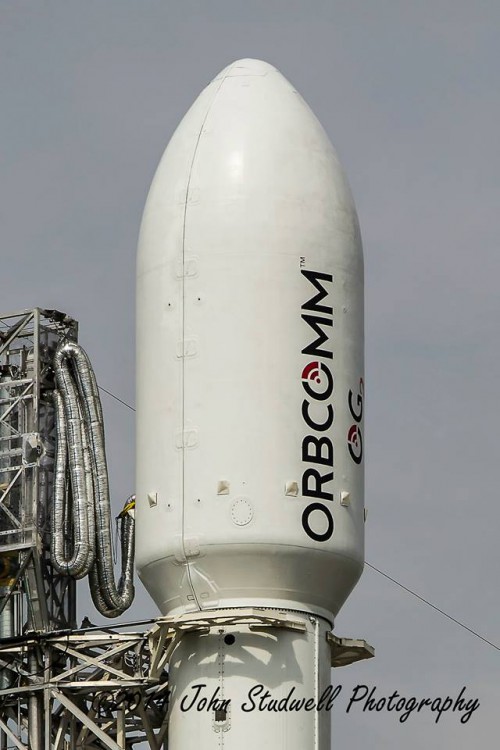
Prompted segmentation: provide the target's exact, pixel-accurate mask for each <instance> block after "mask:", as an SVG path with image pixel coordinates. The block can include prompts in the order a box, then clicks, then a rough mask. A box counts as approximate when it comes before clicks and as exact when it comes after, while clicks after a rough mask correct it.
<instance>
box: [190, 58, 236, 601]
mask: <svg viewBox="0 0 500 750" xmlns="http://www.w3.org/2000/svg"><path fill="white" fill-rule="evenodd" d="M232 69H233V66H231V68H230V69H229V70H228V72H227V73H226V75H225V76H224V77H223V78H222V80H221V82H220V84H219V86H218V87H217V90H216V91H215V93H214V96H213V98H212V101H211V102H210V104H209V105H208V108H207V111H206V113H205V116H204V118H203V120H202V123H201V126H200V132H199V133H198V137H197V138H196V143H195V146H194V151H193V158H192V159H191V165H190V167H189V174H188V180H187V184H186V199H185V202H184V218H183V224H182V405H181V411H182V525H181V526H182V528H181V545H182V554H183V557H184V558H185V560H186V563H187V565H186V569H187V577H188V581H189V587H190V588H191V592H192V594H193V596H194V600H195V602H196V606H197V608H198V609H199V610H201V605H200V602H199V601H198V597H197V596H196V591H195V588H194V586H193V581H192V578H191V568H190V563H189V560H188V558H187V555H186V547H185V543H184V536H185V518H186V516H185V497H186V495H185V488H186V461H185V458H186V446H185V445H184V437H185V435H184V433H185V428H186V423H185V417H186V408H185V407H186V382H185V376H186V372H185V368H186V357H185V356H184V341H185V335H186V275H185V254H186V250H185V247H186V219H187V206H188V199H189V189H190V187H191V176H192V174H193V167H194V161H195V159H196V154H197V152H198V146H199V145H200V140H201V136H202V133H203V128H204V127H205V123H206V121H207V119H208V115H209V114H210V110H211V109H212V107H213V105H214V102H215V100H216V99H217V95H218V94H219V91H220V90H221V88H222V84H223V83H224V81H225V80H226V78H227V76H228V75H229V73H230V72H231V70H232Z"/></svg>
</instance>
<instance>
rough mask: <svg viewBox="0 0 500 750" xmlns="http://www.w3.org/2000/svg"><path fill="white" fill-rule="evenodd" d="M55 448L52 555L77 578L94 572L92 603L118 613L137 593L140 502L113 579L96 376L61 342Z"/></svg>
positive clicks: (127, 523) (127, 515)
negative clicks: (136, 530)
mask: <svg viewBox="0 0 500 750" xmlns="http://www.w3.org/2000/svg"><path fill="white" fill-rule="evenodd" d="M54 374H55V381H56V389H55V391H54V405H55V411H56V428H57V449H56V459H55V480H54V502H53V508H52V524H51V525H52V533H51V536H52V546H51V559H52V564H53V565H54V567H55V569H56V570H57V571H58V572H60V573H62V574H64V575H71V576H74V577H75V578H83V577H84V576H86V575H88V576H89V582H90V592H91V594H92V600H93V602H94V604H95V606H96V608H97V609H98V610H99V612H100V613H101V614H103V615H104V616H105V617H117V616H118V615H121V614H122V613H123V612H124V611H125V610H126V609H128V607H130V605H131V603H132V600H133V598H134V585H133V571H134V526H135V519H134V503H133V501H132V502H131V498H129V500H128V501H127V503H126V505H125V509H124V511H123V512H122V513H120V518H121V554H122V569H121V576H120V579H119V581H118V584H117V583H116V582H115V577H114V570H113V557H112V539H111V506H110V499H109V482H108V471H107V465H106V453H105V445H104V424H103V417H102V407H101V401H100V398H99V391H98V387H97V381H96V378H95V375H94V371H93V369H92V365H91V364H90V360H89V358H88V356H87V354H86V352H85V351H84V350H83V349H82V347H81V346H79V344H77V343H76V342H74V341H62V342H61V343H60V344H59V346H58V347H57V350H56V353H55V357H54Z"/></svg>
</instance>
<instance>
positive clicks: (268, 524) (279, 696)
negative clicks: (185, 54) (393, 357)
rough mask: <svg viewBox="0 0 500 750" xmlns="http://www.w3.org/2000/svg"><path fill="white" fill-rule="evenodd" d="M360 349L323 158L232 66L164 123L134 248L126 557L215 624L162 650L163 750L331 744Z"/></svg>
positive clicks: (304, 124) (307, 122)
mask: <svg viewBox="0 0 500 750" xmlns="http://www.w3.org/2000/svg"><path fill="white" fill-rule="evenodd" d="M363 349H364V342H363V257H362V248H361V238H360V232H359V226H358V220H357V216H356V210H355V207H354V203H353V199H352V196H351V192H350V190H349V187H348V184H347V181H346V178H345V176H344V173H343V171H342V169H341V167H340V165H339V162H338V159H337V156H336V154H335V151H334V149H333V147H332V145H331V143H330V141H329V139H328V137H327V135H326V134H325V131H324V130H323V128H322V126H321V125H320V123H319V122H318V120H317V119H316V117H315V116H314V114H313V113H312V112H311V110H310V109H309V107H308V106H307V105H306V104H305V102H304V101H303V99H302V98H301V96H300V95H299V94H298V93H297V91H296V90H295V89H294V87H293V86H292V85H291V84H290V83H289V82H288V81H287V80H286V79H285V78H283V76H282V75H281V74H280V73H279V72H278V71H277V70H276V69H275V68H274V67H272V66H271V65H268V64H267V63H264V62H261V61H258V60H240V61H238V62H235V63H233V64H232V65H229V66H228V67H227V68H225V69H224V70H223V71H222V72H221V73H220V74H219V75H218V76H216V78H214V80H213V81H212V82H211V83H210V84H209V85H208V86H207V87H206V88H205V90H204V91H203V92H202V93H201V94H200V96H199V97H198V99H197V100H196V101H195V103H194V104H193V105H192V107H191V109H190V110H189V111H188V113H187V114H186V116H185V117H184V119H183V120H182V122H181V123H180V125H179V127H178V128H177V130H176V132H175V133H174V135H173V137H172V139H171V141H170V143H169V145H168V147H167V149H166V151H165V153H164V155H163V157H162V159H161V162H160V165H159V167H158V169H157V172H156V175H155V177H154V180H153V184H152V186H151V190H150V193H149V196H148V199H147V203H146V207H145V211H144V217H143V222H142V227H141V233H140V241H139V252H138V265H137V492H136V498H137V499H136V510H137V533H136V559H137V567H138V570H139V575H140V577H141V579H142V581H143V582H144V585H145V586H146V588H147V590H148V591H149V592H150V594H151V596H152V597H153V599H154V600H155V602H156V604H157V605H158V607H159V608H160V610H161V612H162V613H163V614H164V615H168V616H171V617H179V618H181V620H182V621H185V622H186V623H189V622H190V621H191V622H195V621H196V620H198V621H200V618H202V619H203V617H205V618H209V617H210V616H213V617H215V618H217V616H218V615H219V616H220V617H219V622H221V623H222V624H221V626H220V627H219V628H218V629H217V631H216V632H214V631H213V629H211V630H209V631H206V632H205V633H204V632H203V631H202V630H199V629H198V630H196V629H192V630H191V631H190V632H188V633H186V634H185V635H183V637H182V638H181V639H180V640H179V643H178V644H177V646H176V647H175V649H174V651H173V654H172V657H171V660H170V684H171V689H172V693H171V701H170V709H169V712H170V727H169V748H170V750H185V748H187V747H195V746H196V747H197V748H201V749H202V750H205V749H206V750H209V749H210V750H211V749H212V748H214V749H215V748H220V747H224V748H227V750H232V749H233V748H234V749H235V750H236V748H238V749H241V748H243V749H245V748H250V747H252V748H254V747H255V746H257V747H259V746H261V747H263V748H267V747H269V748H273V750H275V749H276V748H281V747H283V748H285V747H287V748H292V749H294V748H297V750H298V749H299V748H300V749H301V750H303V749H304V748H321V750H326V749H327V748H329V745H330V718H329V713H328V710H327V707H326V706H325V704H323V705H322V706H321V707H320V708H319V709H318V707H317V704H318V702H319V701H320V699H321V697H322V695H324V693H325V690H327V688H328V685H329V676H330V655H329V643H328V638H327V634H328V633H329V631H330V630H331V628H332V627H333V624H334V618H335V616H336V615H337V612H338V611H339V609H340V607H341V606H342V604H343V603H344V602H345V600H346V598H347V597H348V595H349V593H350V592H351V590H352V589H353V587H354V585H355V584H356V582H357V580H358V578H359V576H360V574H361V571H362V568H363V555H364V551H363V548H364V500H363V399H364V384H363V383H364V381H363ZM222 614H224V616H225V617H226V619H225V620H223V619H222ZM259 616H260V617H261V618H262V619H261V621H260V626H259V625H258V617H259ZM256 617H257V620H255V618H256ZM266 617H268V618H270V619H268V620H266ZM273 618H275V626H273V624H272V623H273ZM280 618H281V619H280ZM287 621H288V622H289V624H290V627H287V625H286V623H287ZM279 622H281V625H279ZM256 623H257V624H256ZM283 623H284V624H283ZM188 630H189V628H188ZM259 686H260V687H259ZM261 688H262V689H261ZM259 690H260V692H259ZM252 691H254V692H253V693H252ZM266 691H267V693H268V694H269V697H268V698H267V703H269V701H271V700H275V699H276V700H281V701H282V704H281V705H282V707H283V710H282V711H273V710H269V709H268V708H266V705H267V704H266V700H264V702H263V703H262V701H261V698H262V696H263V695H264V694H265V693H266ZM290 691H291V692H290ZM290 695H292V698H297V699H300V698H304V699H305V700H309V699H311V700H313V701H315V705H316V709H315V710H312V709H311V710H308V709H306V708H300V707H299V708H295V710H290V709H289V705H288V704H285V703H283V701H284V700H285V698H286V696H289V699H290V700H291V698H290ZM252 696H253V697H252ZM204 699H205V700H206V702H205V703H203V700H204ZM254 699H255V700H254ZM218 700H219V701H222V703H223V705H219V704H217V701H218ZM211 701H212V702H211ZM214 701H215V703H214ZM224 701H225V702H226V703H224ZM252 704H255V705H254V707H253V708H252ZM200 705H201V706H202V708H200ZM304 705H305V704H304ZM311 705H312V704H311ZM287 706H288V708H287ZM214 709H215V710H214Z"/></svg>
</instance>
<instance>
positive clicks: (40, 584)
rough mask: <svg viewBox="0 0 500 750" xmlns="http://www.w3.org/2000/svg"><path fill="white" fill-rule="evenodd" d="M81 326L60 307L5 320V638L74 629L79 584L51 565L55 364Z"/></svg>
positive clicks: (1, 400)
mask: <svg viewBox="0 0 500 750" xmlns="http://www.w3.org/2000/svg"><path fill="white" fill-rule="evenodd" d="M77 332H78V325H77V323H76V321H74V320H73V319H72V318H70V317H69V316H67V315H65V314H64V313H60V312H58V311H57V310H41V309H39V308H36V309H34V310H25V311H23V312H20V313H11V314H9V315H3V316H1V317H0V637H2V636H3V637H6V636H16V635H21V634H23V633H25V632H27V631H29V630H33V631H37V632H48V631H50V630H58V629H61V628H68V627H74V625H75V582H74V580H73V579H71V578H69V577H68V576H61V575H59V574H57V573H56V572H55V571H54V569H53V568H52V566H51V563H50V537H49V526H50V499H51V494H52V489H53V487H52V485H53V464H54V450H55V440H56V436H55V420H54V406H53V402H52V392H53V390H54V380H53V369H52V362H53V357H54V352H55V349H56V347H57V344H58V342H59V341H60V339H61V338H65V339H70V340H76V337H77Z"/></svg>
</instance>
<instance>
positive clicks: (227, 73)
mask: <svg viewBox="0 0 500 750" xmlns="http://www.w3.org/2000/svg"><path fill="white" fill-rule="evenodd" d="M275 71H276V68H275V67H274V65H270V64H269V63H267V62H264V60H253V59H251V58H245V59H243V60H235V62H232V63H231V64H230V65H228V66H227V67H225V68H224V70H221V72H220V73H219V74H218V75H217V76H216V77H215V78H214V80H215V81H218V80H219V79H221V78H228V77H231V78H234V77H236V76H266V75H267V74H268V73H273V72H275Z"/></svg>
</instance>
